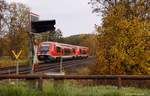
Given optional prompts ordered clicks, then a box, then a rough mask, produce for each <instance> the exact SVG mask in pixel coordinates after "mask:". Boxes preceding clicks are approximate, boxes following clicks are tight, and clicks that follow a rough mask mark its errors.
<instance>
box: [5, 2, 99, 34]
mask: <svg viewBox="0 0 150 96" xmlns="http://www.w3.org/2000/svg"><path fill="white" fill-rule="evenodd" d="M6 1H8V2H22V3H24V4H26V5H27V6H28V7H30V9H31V11H32V12H33V13H36V14H38V15H40V19H41V20H43V19H44V20H47V19H56V25H55V27H56V28H59V29H60V30H61V31H62V32H63V36H69V35H75V34H80V33H92V32H93V31H94V24H99V22H100V17H98V16H96V15H95V14H92V13H91V11H92V9H91V8H90V5H88V1H90V0H6Z"/></svg>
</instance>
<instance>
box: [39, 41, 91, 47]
mask: <svg viewBox="0 0 150 96" xmlns="http://www.w3.org/2000/svg"><path fill="white" fill-rule="evenodd" d="M41 43H47V44H51V43H54V44H56V45H58V46H62V47H74V48H88V47H84V46H78V45H71V44H65V43H58V42H53V41H45V42H41Z"/></svg>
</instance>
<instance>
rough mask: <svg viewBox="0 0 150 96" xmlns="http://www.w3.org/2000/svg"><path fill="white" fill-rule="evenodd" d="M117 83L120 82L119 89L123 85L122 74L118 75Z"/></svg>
mask: <svg viewBox="0 0 150 96" xmlns="http://www.w3.org/2000/svg"><path fill="white" fill-rule="evenodd" d="M117 83H118V85H117V86H118V89H120V88H121V86H122V82H121V77H120V76H118V77H117Z"/></svg>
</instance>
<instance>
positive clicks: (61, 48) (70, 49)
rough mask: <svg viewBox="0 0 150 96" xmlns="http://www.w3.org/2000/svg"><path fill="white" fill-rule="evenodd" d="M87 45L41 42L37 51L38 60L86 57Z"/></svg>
mask: <svg viewBox="0 0 150 96" xmlns="http://www.w3.org/2000/svg"><path fill="white" fill-rule="evenodd" d="M88 53H89V49H88V47H83V46H76V45H70V44H63V43H58V42H42V43H40V45H39V48H38V51H37V57H38V60H40V61H56V60H59V59H60V58H61V57H62V58H63V60H64V59H78V58H87V57H88Z"/></svg>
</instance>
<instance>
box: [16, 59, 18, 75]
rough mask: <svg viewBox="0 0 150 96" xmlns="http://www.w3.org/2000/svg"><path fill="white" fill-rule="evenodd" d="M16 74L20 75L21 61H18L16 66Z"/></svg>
mask: <svg viewBox="0 0 150 96" xmlns="http://www.w3.org/2000/svg"><path fill="white" fill-rule="evenodd" d="M16 74H17V75H18V74H19V61H18V60H17V64H16Z"/></svg>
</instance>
